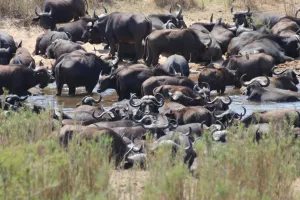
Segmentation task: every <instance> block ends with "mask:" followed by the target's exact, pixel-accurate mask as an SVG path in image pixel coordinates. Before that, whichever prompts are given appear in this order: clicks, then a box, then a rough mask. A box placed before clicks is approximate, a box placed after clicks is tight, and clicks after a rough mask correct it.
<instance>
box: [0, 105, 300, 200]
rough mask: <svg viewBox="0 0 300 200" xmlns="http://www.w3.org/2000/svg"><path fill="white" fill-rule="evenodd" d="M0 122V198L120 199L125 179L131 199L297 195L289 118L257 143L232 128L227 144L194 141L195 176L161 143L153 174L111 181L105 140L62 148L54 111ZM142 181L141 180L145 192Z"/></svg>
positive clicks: (296, 148)
mask: <svg viewBox="0 0 300 200" xmlns="http://www.w3.org/2000/svg"><path fill="white" fill-rule="evenodd" d="M0 122H1V123H0V137H1V140H0V141H1V143H0V199H118V198H117V197H120V196H122V195H123V193H120V191H118V190H115V187H116V185H118V183H119V182H122V181H123V182H124V181H125V182H128V185H127V187H126V188H127V189H126V194H127V196H129V197H131V198H132V199H178V200H181V199H230V200H233V199H293V198H294V199H296V198H295V197H294V195H293V193H292V187H291V186H292V183H293V182H294V180H295V179H296V178H297V177H299V175H300V162H299V161H300V141H298V140H295V139H294V136H293V129H292V128H291V126H289V125H288V124H287V123H285V125H284V127H282V130H278V129H276V130H272V131H271V133H270V134H269V135H267V136H264V139H263V140H262V141H260V143H259V145H258V144H257V143H254V142H253V136H254V132H255V131H254V130H252V129H251V128H250V129H248V130H245V129H244V128H243V127H242V126H239V127H237V128H231V129H230V130H231V132H232V134H230V135H228V143H225V144H221V143H214V142H212V141H211V136H210V134H209V133H206V134H205V135H204V136H203V138H202V140H200V141H199V142H197V143H196V145H195V149H196V151H197V154H198V159H197V161H198V169H197V170H196V171H195V172H194V176H193V175H192V174H191V173H190V172H189V171H188V169H187V166H186V165H185V164H183V162H182V159H183V155H184V152H180V151H179V152H178V153H177V154H176V156H174V155H172V153H171V150H170V149H169V148H162V149H159V150H158V151H157V152H155V153H148V157H147V165H146V166H147V169H146V171H145V172H146V173H148V174H149V177H148V178H144V179H141V177H139V176H138V173H139V171H140V169H139V168H138V167H137V166H136V167H134V168H133V169H131V170H129V173H133V174H135V173H136V175H135V176H132V177H131V178H128V180H122V179H119V180H118V179H117V180H116V181H115V183H114V184H116V185H112V184H110V178H111V176H112V174H113V173H115V168H114V165H113V164H112V163H109V162H108V152H109V149H107V148H105V146H107V145H105V144H106V142H105V141H107V140H106V139H103V140H102V142H100V143H85V144H83V145H82V146H80V147H79V146H78V145H77V143H76V142H75V140H74V142H72V143H71V145H70V146H69V148H68V149H64V148H61V147H60V146H59V144H58V135H57V131H56V132H52V119H51V113H49V112H44V113H42V114H40V115H35V114H31V113H29V112H27V111H22V112H20V113H19V114H12V115H10V116H6V115H4V113H3V112H1V113H0ZM147 143H150V139H149V140H147ZM120 173H128V170H127V171H126V170H121V171H120ZM136 183H139V184H142V185H143V187H142V189H140V190H141V191H139V193H140V196H137V191H136V190H135V189H134V188H135V184H136ZM123 192H124V191H123Z"/></svg>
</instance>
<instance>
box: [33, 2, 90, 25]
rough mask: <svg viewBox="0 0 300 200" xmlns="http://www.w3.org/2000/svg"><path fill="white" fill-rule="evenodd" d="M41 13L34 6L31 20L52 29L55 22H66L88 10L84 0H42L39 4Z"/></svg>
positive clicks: (81, 15)
mask: <svg viewBox="0 0 300 200" xmlns="http://www.w3.org/2000/svg"><path fill="white" fill-rule="evenodd" d="M40 9H41V11H42V12H41V13H39V12H38V11H37V8H35V15H36V17H34V18H33V19H32V21H35V22H37V21H39V24H40V26H41V27H43V28H45V29H51V30H54V29H55V27H56V24H59V23H66V22H69V21H71V20H72V19H74V21H76V20H78V19H79V17H83V16H85V14H87V10H88V4H87V1H86V0H44V1H43V3H42V4H41V7H40Z"/></svg>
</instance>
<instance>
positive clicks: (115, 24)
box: [88, 12, 152, 62]
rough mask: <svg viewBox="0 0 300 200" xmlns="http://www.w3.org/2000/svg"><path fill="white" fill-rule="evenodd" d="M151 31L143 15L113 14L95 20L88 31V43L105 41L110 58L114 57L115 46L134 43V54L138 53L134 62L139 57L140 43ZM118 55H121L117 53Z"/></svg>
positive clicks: (149, 24)
mask: <svg viewBox="0 0 300 200" xmlns="http://www.w3.org/2000/svg"><path fill="white" fill-rule="evenodd" d="M151 31H152V23H151V21H149V19H147V18H146V17H145V16H144V15H142V14H138V13H136V14H131V13H121V12H114V13H110V14H108V15H104V16H101V17H98V18H97V21H96V22H95V23H94V24H93V26H92V28H90V29H89V33H88V37H89V39H88V41H89V42H90V43H99V42H104V41H107V42H108V44H109V46H110V54H111V55H112V56H114V55H115V52H116V44H120V43H134V44H135V52H138V53H137V55H136V57H135V59H134V60H133V61H134V62H136V61H137V60H138V59H139V58H140V57H141V52H142V51H141V49H142V41H143V40H144V39H145V38H146V37H147V36H148V35H149V34H150V33H151ZM95 38H96V39H95ZM119 51H120V48H119ZM119 54H122V53H120V52H118V55H119Z"/></svg>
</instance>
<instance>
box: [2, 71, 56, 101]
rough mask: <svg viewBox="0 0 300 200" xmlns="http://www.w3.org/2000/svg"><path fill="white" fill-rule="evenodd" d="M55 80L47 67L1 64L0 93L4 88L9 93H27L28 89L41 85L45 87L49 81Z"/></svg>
mask: <svg viewBox="0 0 300 200" xmlns="http://www.w3.org/2000/svg"><path fill="white" fill-rule="evenodd" d="M52 81H53V77H52V76H51V75H50V73H49V72H48V70H47V69H46V68H43V67H42V68H39V69H36V70H34V69H32V68H29V67H26V66H21V65H1V66H0V94H3V90H2V88H4V87H5V88H6V89H7V90H8V91H9V93H11V94H17V95H26V94H28V93H29V92H28V91H27V90H28V89H30V88H32V87H34V86H36V85H39V87H40V88H45V87H46V86H47V85H48V83H50V82H52Z"/></svg>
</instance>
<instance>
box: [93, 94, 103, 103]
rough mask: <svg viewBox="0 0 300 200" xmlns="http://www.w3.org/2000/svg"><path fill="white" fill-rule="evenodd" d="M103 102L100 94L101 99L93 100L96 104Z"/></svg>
mask: <svg viewBox="0 0 300 200" xmlns="http://www.w3.org/2000/svg"><path fill="white" fill-rule="evenodd" d="M101 100H102V96H101V95H100V94H99V99H97V100H95V99H94V98H93V102H94V103H100V102H101Z"/></svg>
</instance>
